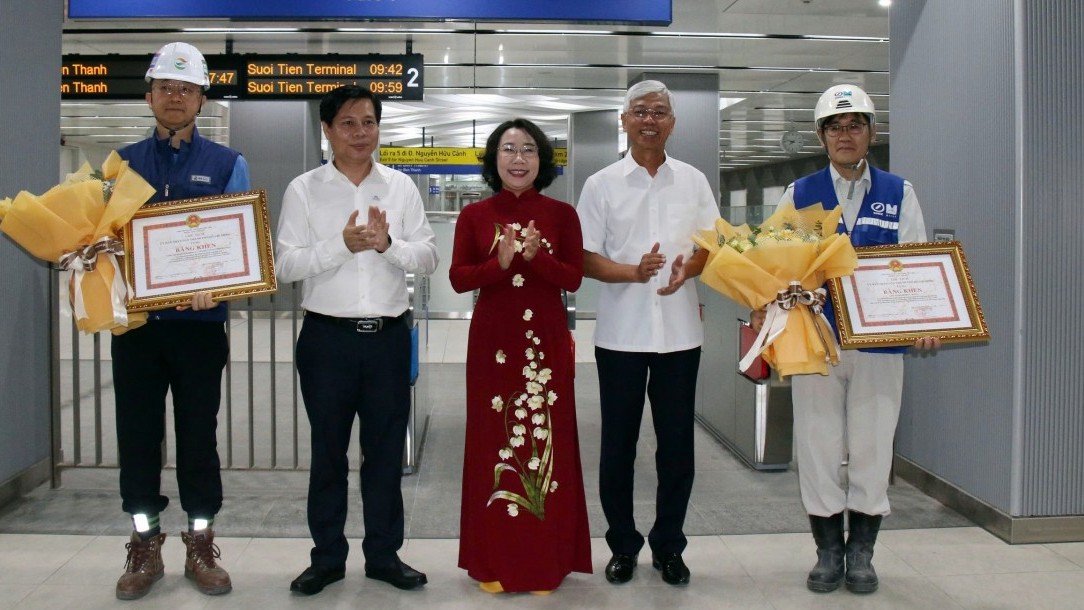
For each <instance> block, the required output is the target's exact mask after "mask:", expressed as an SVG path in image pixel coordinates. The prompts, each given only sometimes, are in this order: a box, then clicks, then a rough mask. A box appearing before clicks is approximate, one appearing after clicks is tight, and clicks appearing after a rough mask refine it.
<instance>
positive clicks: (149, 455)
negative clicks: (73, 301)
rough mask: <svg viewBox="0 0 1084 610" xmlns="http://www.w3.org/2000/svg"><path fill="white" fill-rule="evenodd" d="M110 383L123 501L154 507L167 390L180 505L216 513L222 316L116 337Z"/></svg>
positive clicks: (133, 507) (159, 498) (152, 324)
mask: <svg viewBox="0 0 1084 610" xmlns="http://www.w3.org/2000/svg"><path fill="white" fill-rule="evenodd" d="M110 353H111V354H112V357H113V387H114V390H115V394H116V402H117V449H118V454H119V458H120V496H121V507H122V508H123V509H124V511H125V512H128V513H132V514H136V513H159V512H162V511H163V510H164V509H165V508H166V505H167V504H169V498H167V497H166V496H163V495H162V493H161V488H162V440H163V438H164V437H165V433H166V422H165V412H166V392H167V391H169V392H171V393H172V394H173V427H174V430H175V433H176V443H177V444H176V453H177V486H178V488H179V491H180V496H181V508H183V509H184V511H185V512H186V513H188V514H189V515H193V516H199V517H213V516H214V515H216V514H217V513H218V511H219V509H221V508H222V475H221V472H220V467H221V464H220V462H219V458H218V436H217V430H218V406H219V400H220V398H221V395H222V369H223V368H224V367H225V366H226V359H227V358H228V357H229V343H228V341H227V339H226V329H225V326H224V324H223V323H222V322H202V321H194V320H191V321H190V320H151V321H149V322H147V324H146V325H144V326H141V327H139V328H136V329H133V330H129V331H128V332H126V333H124V334H122V335H117V336H114V337H113V340H112V344H111V346H110Z"/></svg>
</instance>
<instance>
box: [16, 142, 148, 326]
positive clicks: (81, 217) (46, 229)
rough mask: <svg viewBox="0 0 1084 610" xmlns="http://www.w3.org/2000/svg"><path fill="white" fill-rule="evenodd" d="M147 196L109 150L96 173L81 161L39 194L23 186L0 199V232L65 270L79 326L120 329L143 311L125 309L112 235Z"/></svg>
mask: <svg viewBox="0 0 1084 610" xmlns="http://www.w3.org/2000/svg"><path fill="white" fill-rule="evenodd" d="M153 194H154V187H152V186H151V185H150V184H148V183H147V181H146V180H144V179H143V177H142V176H140V175H139V174H137V173H136V172H135V171H134V170H132V169H130V168H129V167H128V162H127V161H124V160H123V159H121V158H120V155H118V154H117V153H116V152H115V151H114V152H112V153H110V155H109V158H107V159H106V161H105V163H104V164H103V165H102V171H101V174H100V177H98V176H96V175H95V173H94V172H93V171H92V170H91V168H90V165H89V164H84V165H83V167H82V168H81V169H80V170H79V171H77V172H75V173H74V174H71V175H69V176H68V178H67V179H66V180H65V181H64V182H62V183H61V184H58V185H57V186H54V187H53V188H51V189H49V190H48V191H46V192H45V193H44V194H42V195H34V194H32V193H29V192H26V191H22V192H20V193H19V194H18V195H16V196H15V198H14V199H4V200H0V231H3V232H4V233H5V234H7V235H8V237H10V238H11V239H12V240H13V241H14V242H15V243H17V244H19V246H21V247H22V248H23V249H25V250H26V251H27V252H29V253H30V254H31V255H33V256H35V257H37V258H40V259H42V260H45V261H49V262H54V263H58V264H59V265H60V266H61V267H62V268H64V269H66V270H67V271H68V272H69V278H68V282H69V283H68V287H69V291H68V292H69V298H70V300H71V305H72V315H73V316H74V317H75V322H76V326H78V328H79V330H81V331H82V332H84V333H88V334H90V333H96V332H99V331H103V330H109V331H112V332H113V333H114V334H120V333H121V332H124V331H125V330H127V329H129V328H135V327H136V326H139V325H141V324H143V323H144V322H145V321H146V319H147V315H146V314H145V313H135V314H129V313H128V310H127V302H128V286H127V284H126V283H125V280H124V273H123V272H122V270H121V267H120V264H119V262H118V261H117V256H120V255H122V254H123V247H122V244H121V243H120V240H119V239H118V236H119V235H120V232H121V230H122V229H123V227H124V225H125V224H127V223H128V221H129V220H131V218H132V215H133V214H135V212H136V210H138V209H139V207H140V206H142V205H143V203H144V202H146V201H147V200H148V199H150V198H151V196H152V195H153Z"/></svg>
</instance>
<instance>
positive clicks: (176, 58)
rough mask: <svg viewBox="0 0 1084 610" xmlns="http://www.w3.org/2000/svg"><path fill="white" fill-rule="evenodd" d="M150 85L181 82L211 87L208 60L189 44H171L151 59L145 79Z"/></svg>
mask: <svg viewBox="0 0 1084 610" xmlns="http://www.w3.org/2000/svg"><path fill="white" fill-rule="evenodd" d="M144 80H146V81H147V82H148V83H149V82H151V81H152V80H180V81H184V82H186V83H192V84H194V85H199V86H200V87H203V89H204V91H206V90H207V88H208V87H210V86H211V78H210V74H209V73H208V71H207V60H206V59H204V58H203V53H200V52H199V49H197V48H196V47H194V46H192V45H190V44H188V43H187V42H171V43H169V44H167V45H166V46H164V47H162V48H161V49H159V50H158V52H157V53H155V55H154V59H151V65H150V67H149V68H147V75H146V76H145V77H144Z"/></svg>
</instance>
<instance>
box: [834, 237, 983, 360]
mask: <svg viewBox="0 0 1084 610" xmlns="http://www.w3.org/2000/svg"><path fill="white" fill-rule="evenodd" d="M855 251H856V252H857V253H858V266H857V267H856V268H855V270H854V274H853V275H849V276H845V277H840V278H835V279H832V280H830V281H829V284H828V287H829V291H830V292H831V295H832V306H833V307H834V308H835V312H836V322H837V324H838V326H839V335H840V347H842V348H844V349H848V348H859V347H892V346H899V345H911V344H913V343H914V342H915V340H916V339H917V338H919V337H922V336H927V335H935V336H937V337H940V338H941V341H942V342H943V343H956V342H966V341H988V340H989V339H990V332H989V330H988V329H987V327H986V318H985V317H984V316H983V315H982V306H981V305H980V304H979V297H978V295H977V294H976V293H975V284H974V282H972V280H971V272H970V270H969V269H968V268H967V261H966V260H965V259H964V251H963V248H962V247H961V246H960V243H959V242H956V241H948V242H930V243H914V244H898V245H891V246H869V247H857V248H855Z"/></svg>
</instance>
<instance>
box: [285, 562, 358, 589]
mask: <svg viewBox="0 0 1084 610" xmlns="http://www.w3.org/2000/svg"><path fill="white" fill-rule="evenodd" d="M344 576H346V570H345V569H343V568H318V567H316V566H309V567H307V568H305V571H304V572H302V573H301V576H298V577H297V578H295V579H294V581H293V582H292V583H290V590H291V591H293V592H294V593H300V594H302V595H316V594H317V593H319V592H321V591H323V590H324V587H326V586H328V585H330V584H331V583H333V582H338V581H340V580H342V579H343V577H344Z"/></svg>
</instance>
